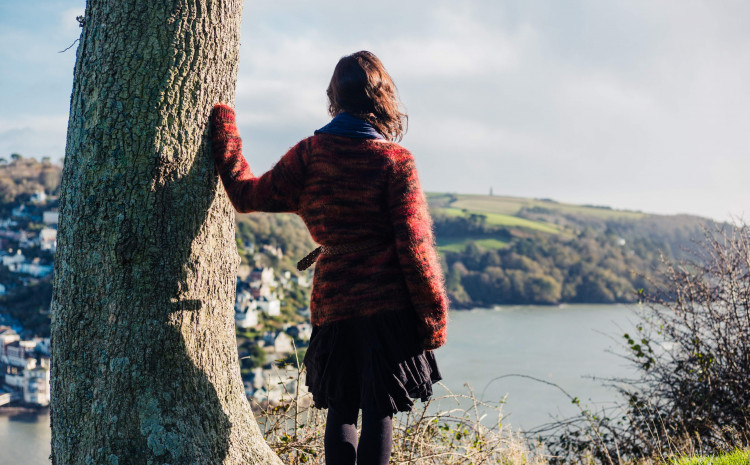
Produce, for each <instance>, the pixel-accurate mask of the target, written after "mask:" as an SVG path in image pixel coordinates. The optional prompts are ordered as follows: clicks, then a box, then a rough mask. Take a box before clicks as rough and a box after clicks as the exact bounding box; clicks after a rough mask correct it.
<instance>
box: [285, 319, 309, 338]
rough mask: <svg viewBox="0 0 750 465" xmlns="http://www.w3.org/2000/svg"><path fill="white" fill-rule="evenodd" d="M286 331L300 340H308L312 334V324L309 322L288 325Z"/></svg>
mask: <svg viewBox="0 0 750 465" xmlns="http://www.w3.org/2000/svg"><path fill="white" fill-rule="evenodd" d="M287 332H288V333H289V334H291V335H292V336H295V337H297V339H300V340H302V341H309V340H310V337H311V336H312V325H311V324H310V323H300V324H298V325H295V326H292V327H290V328H289V329H288V330H287Z"/></svg>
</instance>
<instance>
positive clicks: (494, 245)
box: [437, 237, 508, 252]
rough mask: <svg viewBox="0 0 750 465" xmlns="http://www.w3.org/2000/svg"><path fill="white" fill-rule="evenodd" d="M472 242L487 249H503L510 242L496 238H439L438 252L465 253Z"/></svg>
mask: <svg viewBox="0 0 750 465" xmlns="http://www.w3.org/2000/svg"><path fill="white" fill-rule="evenodd" d="M470 241H474V243H476V244H477V245H479V246H480V247H484V248H485V249H502V248H503V247H506V246H507V245H508V242H506V241H503V240H500V239H494V238H489V239H488V238H472V237H460V238H456V237H448V238H445V239H441V238H438V244H437V245H438V250H440V251H441V252H463V250H464V249H465V248H466V246H467V245H468V244H469V242H470Z"/></svg>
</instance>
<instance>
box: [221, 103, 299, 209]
mask: <svg viewBox="0 0 750 465" xmlns="http://www.w3.org/2000/svg"><path fill="white" fill-rule="evenodd" d="M210 121H211V151H212V152H213V157H214V163H215V164H216V168H217V170H218V171H219V175H220V176H221V181H222V183H223V184H224V189H225V190H226V191H227V196H229V200H230V201H231V202H232V205H233V206H234V208H235V210H237V211H238V212H240V213H248V212H253V211H267V212H296V211H297V210H298V209H299V196H300V193H301V192H302V188H303V187H304V179H305V163H304V160H303V157H304V155H305V153H306V151H307V142H306V141H302V142H300V143H299V144H297V145H296V146H294V147H292V148H291V149H290V150H289V151H288V152H287V153H286V155H284V156H283V157H282V158H281V160H279V162H278V163H277V164H276V166H274V167H273V168H272V169H271V170H270V171H268V172H267V173H265V174H264V175H262V176H260V177H255V175H254V174H253V172H252V171H251V170H250V166H249V165H248V164H247V161H246V160H245V157H244V156H242V139H240V134H239V132H238V131H237V125H236V123H235V118H234V110H233V109H232V108H231V107H229V106H227V105H224V104H218V105H216V106H215V107H214V108H213V111H211V118H210Z"/></svg>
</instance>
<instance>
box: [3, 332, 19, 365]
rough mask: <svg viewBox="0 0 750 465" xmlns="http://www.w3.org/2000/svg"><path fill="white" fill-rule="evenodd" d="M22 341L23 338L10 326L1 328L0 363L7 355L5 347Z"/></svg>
mask: <svg viewBox="0 0 750 465" xmlns="http://www.w3.org/2000/svg"><path fill="white" fill-rule="evenodd" d="M20 340H21V336H19V335H18V333H17V332H15V331H14V330H13V329H12V328H11V327H10V326H0V361H2V357H3V355H5V346H6V345H8V344H10V343H11V342H16V341H20Z"/></svg>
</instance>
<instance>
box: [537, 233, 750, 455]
mask: <svg viewBox="0 0 750 465" xmlns="http://www.w3.org/2000/svg"><path fill="white" fill-rule="evenodd" d="M666 265H667V266H666V267H665V268H664V269H665V271H664V276H663V278H664V282H666V283H667V284H666V286H663V287H661V290H660V291H659V292H654V293H650V294H649V293H641V298H642V301H643V303H644V305H643V306H642V307H641V309H642V310H641V315H640V323H639V324H638V325H637V330H636V333H634V334H625V335H624V340H625V344H626V346H627V348H628V349H629V352H628V353H629V355H628V356H627V357H628V359H629V360H630V361H631V362H632V363H633V364H635V366H636V367H637V368H638V373H639V376H638V377H637V379H635V380H612V381H613V385H614V386H615V388H616V389H618V391H619V393H620V394H621V395H622V399H623V401H622V402H621V404H620V405H619V406H617V407H616V408H614V409H609V410H602V411H598V412H592V411H590V410H588V409H586V408H584V407H582V408H581V415H580V416H578V417H576V418H570V419H566V420H562V421H558V422H555V423H553V424H551V425H548V426H547V427H546V428H545V429H543V430H539V431H537V433H538V434H539V433H543V435H544V437H545V442H546V444H547V446H548V448H549V449H550V451H551V453H552V455H553V456H554V458H553V459H551V462H552V463H588V462H590V463H602V464H615V463H627V462H633V461H635V462H638V461H649V460H650V461H653V460H656V461H657V462H658V461H660V460H666V459H668V458H670V457H675V456H691V455H694V454H698V455H707V454H715V453H720V452H723V451H730V450H733V449H735V448H738V447H746V446H747V445H748V444H749V443H750V229H749V228H748V226H747V225H736V226H734V227H725V228H724V229H720V230H716V231H706V234H705V238H704V240H703V241H702V243H701V247H699V248H697V249H696V250H695V251H694V252H693V257H692V258H690V259H686V260H683V261H680V262H679V263H672V264H669V263H667V264H666ZM583 457H587V458H588V459H587V460H588V462H587V461H585V460H582V458H583Z"/></svg>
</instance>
